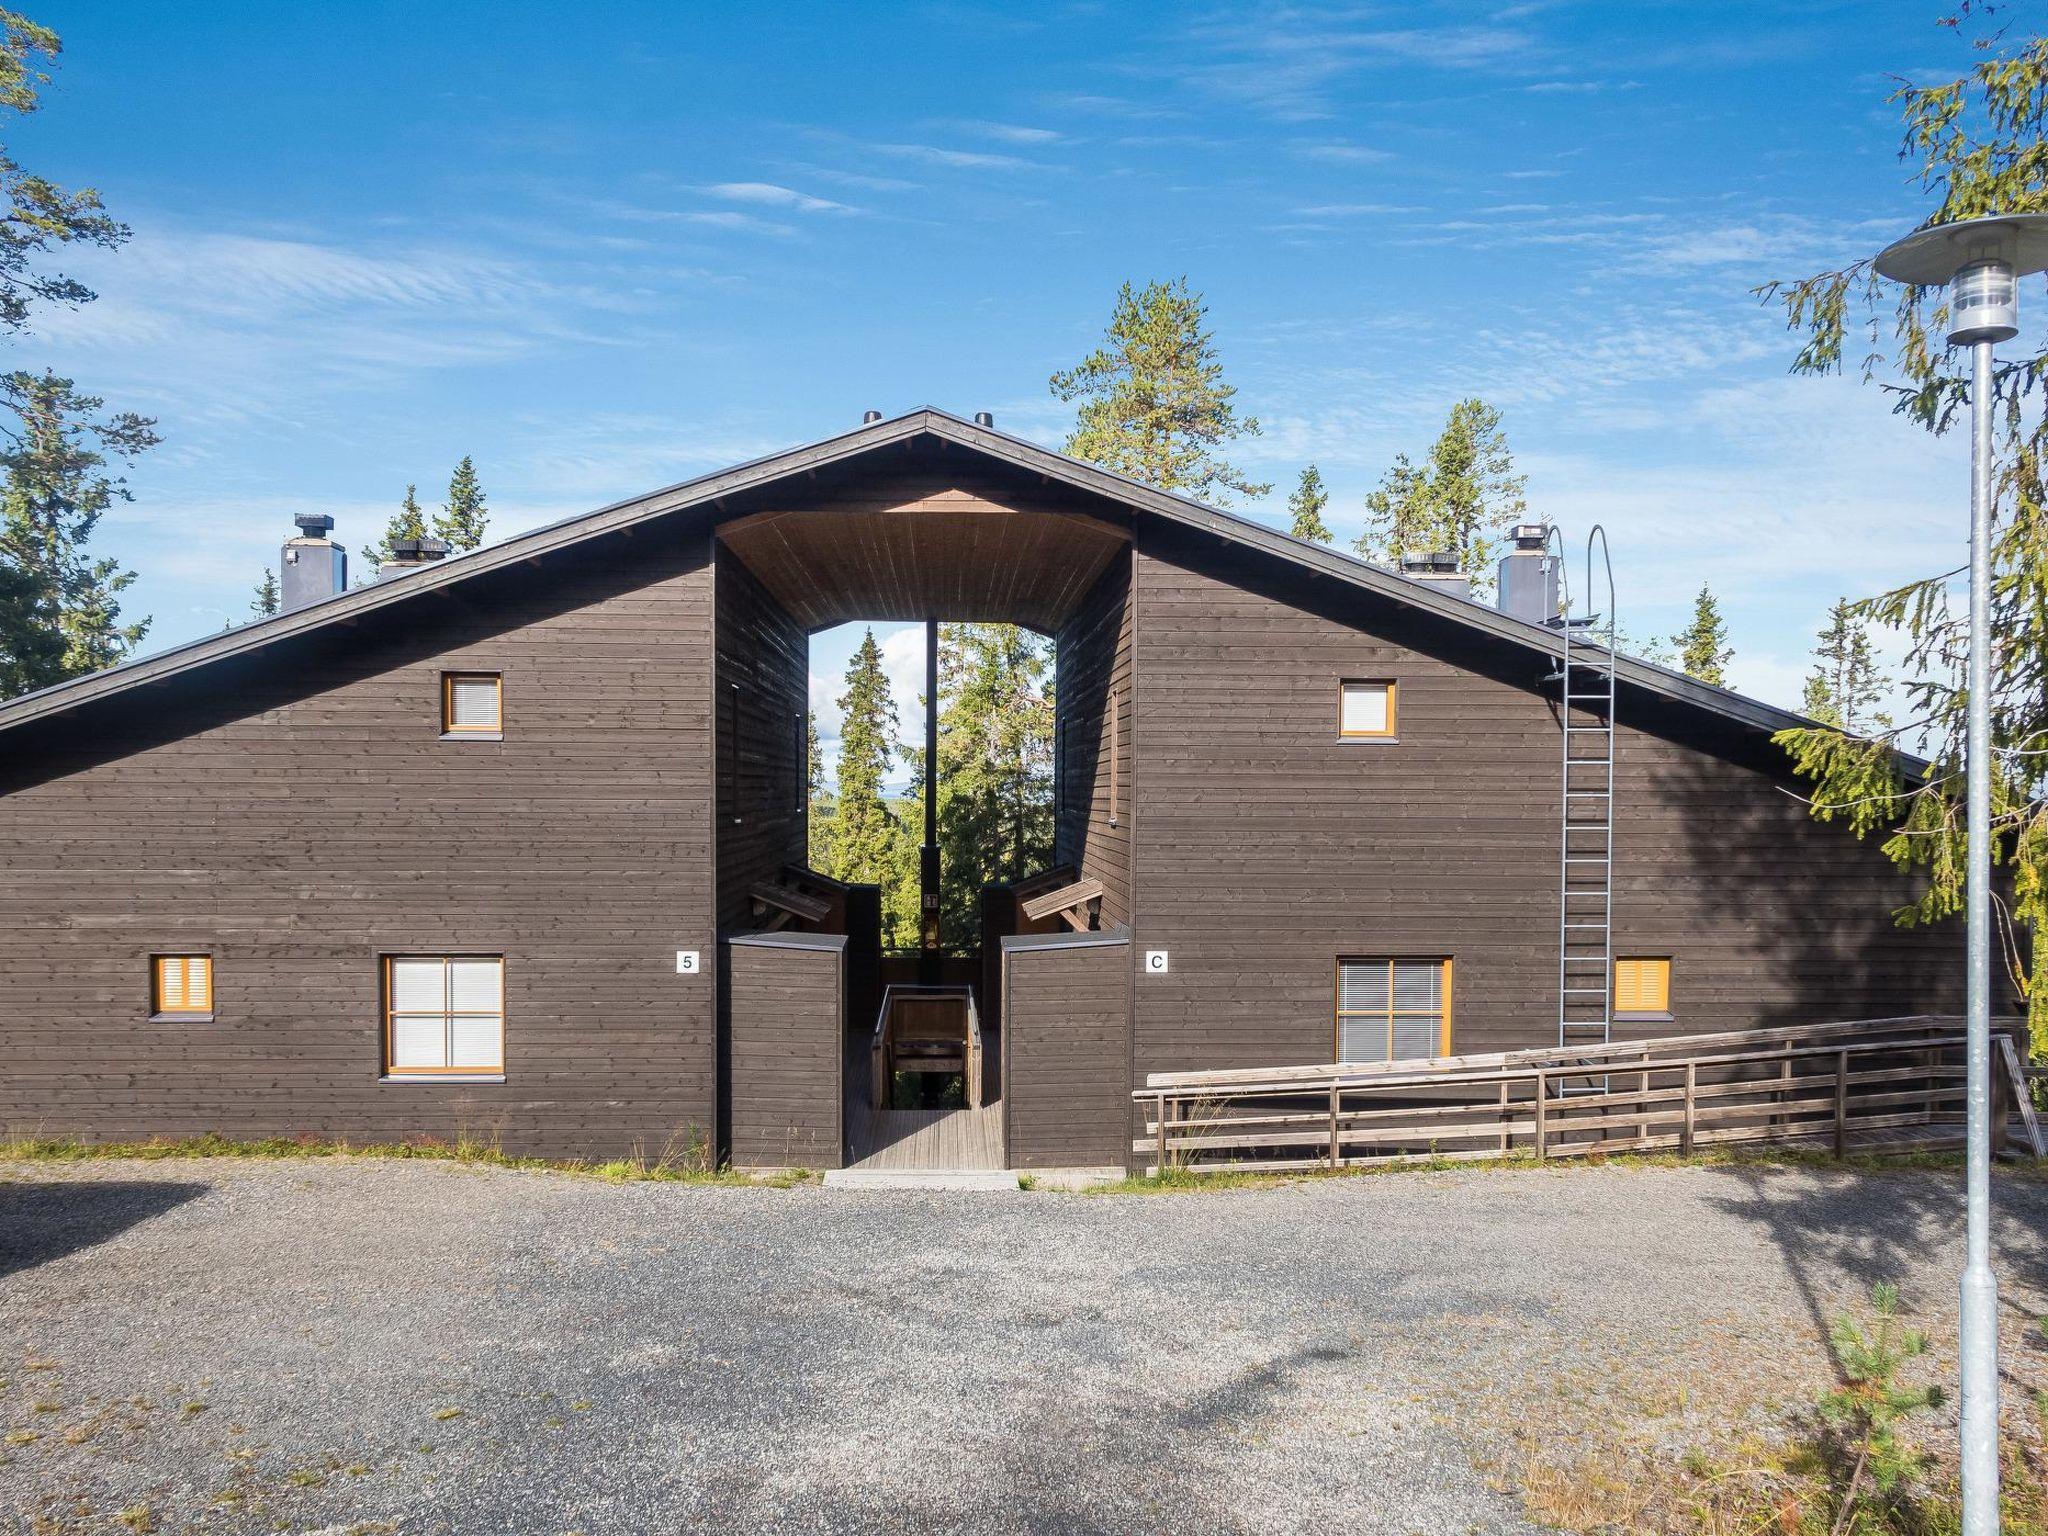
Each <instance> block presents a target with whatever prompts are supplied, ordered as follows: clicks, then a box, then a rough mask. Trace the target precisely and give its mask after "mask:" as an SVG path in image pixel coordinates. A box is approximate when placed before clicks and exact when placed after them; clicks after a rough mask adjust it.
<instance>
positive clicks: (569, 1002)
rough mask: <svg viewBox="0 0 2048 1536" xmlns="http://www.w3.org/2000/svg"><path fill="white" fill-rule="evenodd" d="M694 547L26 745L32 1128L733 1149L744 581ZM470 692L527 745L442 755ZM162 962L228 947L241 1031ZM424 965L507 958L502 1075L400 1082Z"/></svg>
mask: <svg viewBox="0 0 2048 1536" xmlns="http://www.w3.org/2000/svg"><path fill="white" fill-rule="evenodd" d="M663 528H665V529H666V530H667V531H665V532H664V531H660V530H648V531H643V532H641V533H640V534H639V536H638V537H636V538H634V539H633V540H632V541H631V542H630V543H628V542H625V541H623V540H621V539H620V538H618V537H612V538H609V539H606V540H603V541H599V542H596V543H593V544H590V545H586V546H584V547H582V548H580V549H579V550H577V551H575V552H573V553H565V554H563V555H559V556H554V557H551V558H550V560H549V561H548V562H547V565H546V567H545V569H542V570H534V569H531V568H529V567H525V566H521V567H518V568H516V569H515V570H513V571H512V572H509V573H507V574H506V575H504V576H503V577H502V578H501V577H498V576H493V577H492V578H490V581H491V583H492V585H491V586H490V588H489V589H488V593H487V594H479V597H478V600H474V601H473V600H470V599H469V598H467V597H442V596H431V597H425V598H422V599H421V600H419V601H417V602H413V603H407V604H401V605H398V606H396V607H393V608H389V609H385V610H379V611H378V613H377V614H376V615H372V616H368V617H365V619H364V620H363V621H362V623H361V624H360V625H357V626H341V625H337V626H332V627H330V628H329V629H328V630H326V631H323V632H322V634H323V640H322V644H321V645H320V646H318V647H310V646H306V645H299V646H297V647H296V648H293V649H285V650H282V651H280V652H278V653H275V654H274V656H273V657H272V658H269V659H267V660H266V663H265V664H264V665H263V666H262V667H260V668H259V667H256V666H253V665H250V666H244V665H242V664H239V663H234V664H227V665H226V666H224V667H222V668H219V669H215V670H213V671H211V672H209V673H208V674H206V675H203V676H194V677H192V678H191V679H189V680H184V681H178V682H171V683H166V684H163V685H161V686H159V687H155V688H151V689H149V690H147V691H145V692H142V693H138V694H134V695H130V696H126V697H123V698H122V699H119V700H117V701H112V702H111V703H110V705H109V706H107V707H104V708H100V707H95V708H94V709H92V710H88V711H83V712H81V713H80V714H79V715H77V716H73V717H69V718H65V719H59V720H54V721H49V722H38V723H37V724H36V725H33V726H30V727H25V728H23V734H22V735H20V736H17V737H15V738H13V739H11V740H10V743H9V751H8V752H7V753H6V754H5V762H4V764H0V993H4V995H5V996H6V997H7V999H8V1006H7V1008H6V1009H5V1010H4V1011H0V1053H4V1056H5V1060H6V1063H7V1066H6V1071H5V1072H4V1074H0V1130H4V1132H5V1133H7V1134H10V1135H22V1136H34V1135H48V1136H75V1137H82V1138H90V1139H101V1140H107V1139H125V1138H135V1137H144V1136H151V1135H166V1136H185V1135H197V1134H201V1133H204V1132H220V1133H223V1134H226V1135H229V1136H237V1137H260V1136H271V1135H296V1134H299V1133H310V1134H313V1135H317V1136H328V1137H346V1138H348V1139H350V1140H352V1141H358V1142H362V1141H391V1140H397V1139H399V1138H401V1137H405V1136H412V1135H422V1134H430V1135H436V1136H441V1137H449V1138H452V1137H454V1136H457V1135H458V1134H464V1135H470V1136H475V1137H482V1138H494V1137H495V1138H499V1139H501V1140H502V1142H503V1144H504V1145H505V1147H506V1148H507V1149H508V1150H511V1151H516V1152H520V1153H532V1154H543V1155H552V1156H564V1157H569V1156H585V1155H589V1156H615V1155H618V1154H620V1153H623V1152H626V1151H628V1150H629V1149H630V1148H631V1147H632V1146H633V1145H635V1144H636V1143H637V1144H639V1145H641V1146H643V1147H644V1148H645V1149H646V1150H647V1151H648V1152H649V1153H650V1154H652V1153H654V1152H656V1151H658V1150H659V1149H660V1148H661V1147H663V1146H664V1145H666V1144H670V1143H671V1142H672V1141H678V1142H682V1141H689V1140H692V1139H703V1138H707V1137H708V1136H709V1134H710V1129H711V1126H712V1123H713V1102H712V1093H713V1043H714V1029H715V1024H716V1012H715V973H716V959H717V957H716V952H715V942H714V937H715V935H714V927H713V913H712V901H711V890H712V883H711V861H712V826H711V820H712V804H711V781H710V765H711V720H710V699H711V682H712V678H711V665H710V656H711V629H712V607H713V602H712V568H711V564H710V560H709V554H710V548H709V543H708V540H707V539H706V538H705V537H704V536H703V535H702V534H701V533H694V534H693V533H688V532H681V531H677V530H675V529H674V528H673V527H672V526H671V525H663ZM398 579H401V580H402V579H404V578H398ZM486 596H487V599H488V600H487V601H486V600H484V598H485V597H486ZM448 669H454V670H462V671H482V672H500V673H502V674H503V676H504V732H503V737H504V739H503V740H502V741H486V740H462V741H442V740H440V739H439V738H440V732H441V715H440V710H441V683H440V674H441V673H442V671H444V670H448ZM679 949H694V950H697V951H698V952H699V953H700V955H701V957H702V963H703V969H704V974H702V975H699V976H693V977H685V976H679V975H678V974H677V973H676V961H675V953H676V951H677V950H679ZM158 953H171V954H186V953H189V954H210V955H212V956H213V957H214V981H215V999H214V1008H213V1018H212V1020H211V1021H210V1022H196V1021H191V1020H181V1021H178V1022H175V1023H156V1022H152V1021H151V1020H150V1019H149V1018H148V1010H149V985H148V982H149V957H150V956H151V955H152V954H158ZM391 953H400V954H415V953H417V954H448V953H456V954H461V953H480V954H502V955H503V956H504V958H505V1079H506V1080H505V1081H504V1082H502V1083H460V1084H458V1083H423V1082H404V1083H380V1082H379V1081H378V1078H379V1075H380V1073H381V1070H382V1038H381V1018H382V1015H381V997H380V985H381V984H380V964H379V957H380V956H382V955H385V954H391Z"/></svg>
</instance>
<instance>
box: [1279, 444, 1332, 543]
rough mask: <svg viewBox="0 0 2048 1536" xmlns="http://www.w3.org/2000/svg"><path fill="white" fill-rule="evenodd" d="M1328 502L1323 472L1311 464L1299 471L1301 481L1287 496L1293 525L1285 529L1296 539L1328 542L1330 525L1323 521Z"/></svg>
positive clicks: (1328, 495)
mask: <svg viewBox="0 0 2048 1536" xmlns="http://www.w3.org/2000/svg"><path fill="white" fill-rule="evenodd" d="M1329 504H1330V493H1329V492H1328V491H1326V490H1324V489H1323V474H1322V471H1321V470H1319V469H1317V468H1316V467H1315V465H1313V464H1311V465H1309V466H1308V468H1306V469H1304V470H1303V471H1302V472H1301V482H1300V484H1298V485H1296V486H1295V488H1294V492H1293V494H1292V495H1290V496H1289V497H1288V498H1287V510H1288V512H1289V514H1290V515H1291V516H1292V517H1293V519H1294V522H1293V526H1292V527H1290V528H1289V529H1288V530H1287V531H1288V532H1289V533H1291V534H1293V535H1294V536H1295V537H1296V538H1297V539H1308V540H1311V541H1312V542H1314V543H1317V544H1327V543H1329V542H1330V525H1329V524H1328V523H1326V522H1324V521H1323V508H1325V507H1327V506H1328V505H1329Z"/></svg>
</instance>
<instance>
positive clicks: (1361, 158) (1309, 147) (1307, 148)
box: [1294, 140, 1394, 165]
mask: <svg viewBox="0 0 2048 1536" xmlns="http://www.w3.org/2000/svg"><path fill="white" fill-rule="evenodd" d="M1294 152H1295V153H1296V154H1297V155H1302V156H1304V157H1306V158H1307V159H1310V160H1334V161H1337V162H1338V163H1340V164H1344V165H1380V164H1384V163H1385V162H1386V161H1388V160H1391V159H1393V158H1394V155H1393V151H1391V150H1385V149H1378V148H1375V147H1374V146H1372V145H1370V144H1347V143H1345V142H1343V141H1342V140H1324V141H1322V142H1320V143H1313V144H1297V145H1295V146H1294Z"/></svg>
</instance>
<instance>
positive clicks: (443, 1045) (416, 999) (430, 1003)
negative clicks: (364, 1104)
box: [384, 955, 505, 1077]
mask: <svg viewBox="0 0 2048 1536" xmlns="http://www.w3.org/2000/svg"><path fill="white" fill-rule="evenodd" d="M504 1070H505V961H504V957H503V956H500V955H390V956H387V957H386V959H385V961H384V1071H385V1074H386V1075H387V1076H390V1077H447V1076H451V1075H461V1076H476V1075H491V1076H496V1075H498V1074H500V1073H502V1072H503V1071H504Z"/></svg>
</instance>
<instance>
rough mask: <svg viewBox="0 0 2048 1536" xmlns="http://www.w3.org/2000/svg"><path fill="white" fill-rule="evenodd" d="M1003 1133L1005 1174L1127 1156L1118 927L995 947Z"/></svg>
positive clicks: (1123, 970)
mask: <svg viewBox="0 0 2048 1536" xmlns="http://www.w3.org/2000/svg"><path fill="white" fill-rule="evenodd" d="M1003 1020H1004V1023H1003V1095H1002V1111H1003V1137H1004V1152H1005V1158H1006V1161H1007V1166H1009V1167H1011V1168H1106V1167H1117V1168H1121V1167H1124V1166H1126V1165H1127V1164H1128V1163H1129V1161H1130V1158H1131V1147H1130V1140H1129V1137H1128V1136H1127V1135H1126V1134H1125V1131H1124V1126H1125V1124H1126V1122H1127V1120H1128V1118H1129V1115H1130V1112H1131V1105H1130V1088H1131V1075H1130V1063H1131V1045H1130V1025H1131V946H1130V939H1129V935H1128V934H1126V933H1123V932H1121V931H1118V932H1103V933H1087V934H1082V933H1068V934H1058V935H1055V934H1047V935H1044V936H1034V935H1019V936H1017V937H1015V938H1010V939H1006V940H1004V941H1003Z"/></svg>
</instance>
